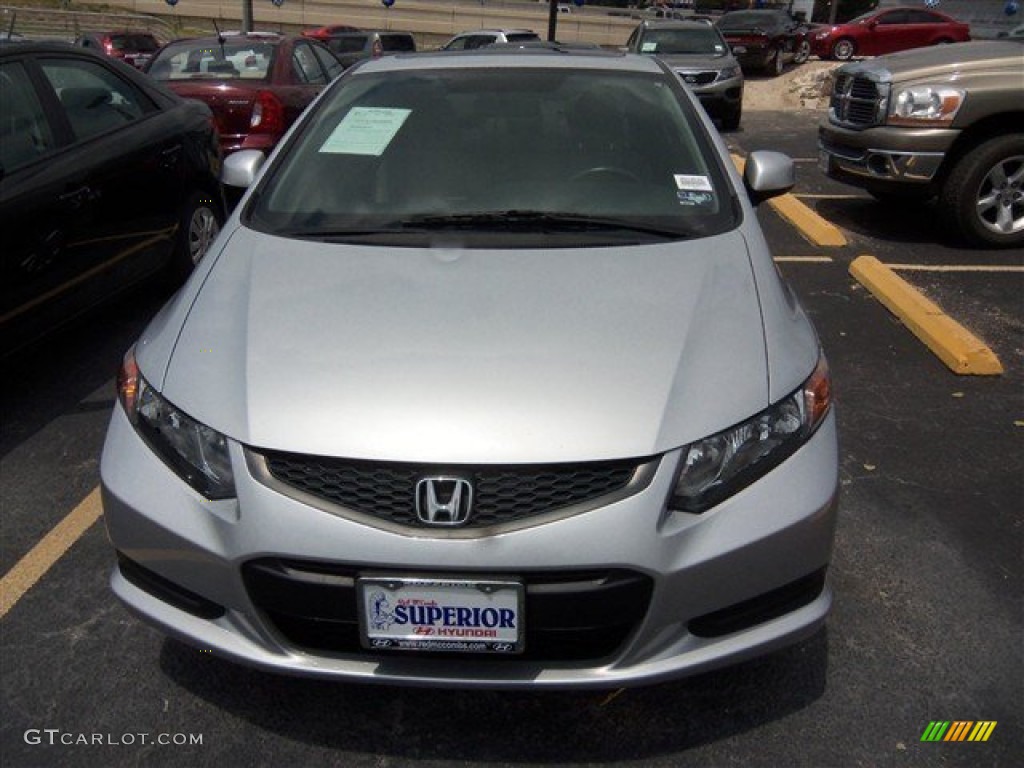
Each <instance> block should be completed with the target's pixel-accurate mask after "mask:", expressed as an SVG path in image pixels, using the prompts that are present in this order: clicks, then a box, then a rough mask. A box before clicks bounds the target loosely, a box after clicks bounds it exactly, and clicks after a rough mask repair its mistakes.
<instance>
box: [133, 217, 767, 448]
mask: <svg viewBox="0 0 1024 768" xmlns="http://www.w3.org/2000/svg"><path fill="white" fill-rule="evenodd" d="M195 277H196V278H198V279H199V280H203V275H202V274H198V273H197V275H196V276H195ZM190 285H191V284H190ZM185 293H186V294H187V293H188V290H186V291H185ZM177 322H178V321H177V320H176V321H175V322H173V323H168V322H164V323H163V328H162V330H160V329H159V327H160V325H161V323H160V322H157V323H155V328H153V329H151V331H150V332H147V333H148V334H149V335H151V336H152V335H156V334H160V333H163V334H172V335H174V334H176V335H177V341H176V343H175V344H174V351H173V354H172V355H171V356H170V359H169V360H168V364H167V368H166V373H165V374H164V377H163V380H162V382H161V379H160V373H159V365H160V362H159V361H158V359H157V358H158V356H154V358H152V359H151V360H147V356H146V342H147V340H146V339H145V338H144V340H143V343H142V344H141V345H140V354H139V362H140V366H141V368H142V371H143V374H144V375H146V376H147V377H150V376H153V377H154V378H151V379H150V381H151V382H153V383H154V384H155V385H156V386H158V387H159V388H161V389H162V391H163V394H164V396H165V397H166V398H167V399H168V400H170V401H171V402H172V403H174V404H175V405H176V406H178V407H179V408H181V409H183V410H184V411H185V412H186V413H189V414H190V415H192V416H193V417H195V418H197V419H199V420H200V421H202V422H205V423H206V424H208V425H210V426H211V427H213V428H215V429H217V430H218V431H220V432H223V433H225V434H227V435H229V436H230V437H232V438H234V439H236V440H239V441H241V442H243V443H246V444H249V445H252V446H256V447H262V448H272V449H277V450H284V451H293V452H302V453H308V454H317V455H329V456H344V457H348V458H363V459H376V460H391V461H413V462H423V461H430V462H434V463H470V462H473V463H523V462H531V463H532V462H559V461H580V460H599V459H612V458H624V457H640V456H648V455H653V454H657V453H660V452H662V451H665V450H668V449H671V448H674V447H678V446H679V445H682V444H685V443H687V442H690V441H692V440H694V439H696V438H699V437H703V436H706V435H708V434H712V433H714V432H717V431H719V430H721V429H724V428H726V427H729V426H731V425H733V424H735V423H737V422H739V421H741V420H743V419H745V418H747V417H749V416H750V415H752V414H754V413H756V412H757V411H759V410H761V409H762V408H764V407H765V406H766V405H767V403H768V381H767V379H768V368H767V361H766V352H765V334H764V329H763V325H762V320H761V309H760V305H759V302H758V295H757V290H756V288H755V281H754V278H753V270H752V269H751V261H750V257H749V255H748V251H747V244H746V239H745V238H744V237H743V235H742V233H741V231H739V230H737V231H733V232H730V233H727V234H724V235H720V236H717V237H714V238H705V239H701V240H695V241H692V242H682V243H680V242H673V243H665V244H657V245H645V246H631V247H628V248H619V247H603V248H586V249H552V250H545V249H534V250H525V251H524V250H511V249H510V250H476V249H474V250H469V249H467V250H444V249H436V250H434V249H418V248H397V247H396V248H388V247H380V246H373V247H370V246H356V245H339V244H323V243H314V242H307V241H296V240H289V239H281V238H277V237H271V236H267V235H264V234H260V233H256V232H253V231H251V230H247V229H244V228H239V229H238V230H237V231H235V232H234V233H233V235H232V236H231V238H230V240H229V241H228V242H227V244H226V246H225V247H224V248H223V250H222V251H221V253H220V254H219V256H218V258H217V262H216V264H215V265H214V266H213V267H212V269H210V270H209V274H208V275H206V276H205V280H204V282H203V283H202V288H201V290H198V292H196V293H195V299H194V301H193V302H192V305H191V308H190V309H189V310H188V313H187V318H186V319H185V320H184V322H183V325H182V327H180V333H178V328H177V327H176V323H177ZM152 340H153V339H150V341H152ZM163 344H164V345H165V347H164V348H167V347H166V344H167V340H166V339H165V340H164V342H163ZM155 346H156V347H157V348H159V347H160V346H161V344H160V343H157V344H156V345H155ZM151 368H152V369H154V370H150V369H151ZM158 382H159V383H158Z"/></svg>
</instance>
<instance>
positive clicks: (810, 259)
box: [774, 256, 833, 264]
mask: <svg viewBox="0 0 1024 768" xmlns="http://www.w3.org/2000/svg"><path fill="white" fill-rule="evenodd" d="M774 261H775V262H777V263H778V262H798V263H799V262H803V263H807V264H831V263H832V261H833V259H832V257H831V256H776V257H775V259H774Z"/></svg>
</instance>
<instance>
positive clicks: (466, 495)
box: [416, 476, 473, 525]
mask: <svg viewBox="0 0 1024 768" xmlns="http://www.w3.org/2000/svg"><path fill="white" fill-rule="evenodd" d="M472 508H473V486H472V485H471V484H470V482H469V481H468V480H466V479H464V478H461V477H443V476H441V477H425V478H423V479H422V480H420V481H419V482H418V483H416V516H417V517H418V518H419V519H420V522H421V523H426V524H427V525H462V524H463V523H465V522H466V521H467V520H469V513H470V510H471V509H472Z"/></svg>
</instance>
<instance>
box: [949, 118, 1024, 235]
mask: <svg viewBox="0 0 1024 768" xmlns="http://www.w3.org/2000/svg"><path fill="white" fill-rule="evenodd" d="M939 206H940V208H941V211H942V213H943V215H944V217H945V219H946V220H947V221H949V222H950V223H951V224H953V225H954V226H955V227H956V229H957V231H958V233H959V234H961V235H962V236H963V237H964V238H965V239H966V240H967V241H968V242H970V243H972V244H974V245H988V246H1001V247H1014V246H1020V245H1024V136H1022V135H1020V134H1016V135H1008V136H997V137H995V138H993V139H989V140H988V141H986V142H984V143H982V144H979V145H978V146H977V147H975V148H974V149H972V150H971V151H970V152H968V153H967V154H965V155H964V156H963V157H961V158H960V159H959V160H958V161H957V162H956V164H955V165H954V166H953V169H952V171H950V174H949V177H948V178H947V179H946V181H945V183H944V184H943V187H942V192H941V194H940V195H939Z"/></svg>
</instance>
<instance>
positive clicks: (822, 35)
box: [814, 29, 832, 40]
mask: <svg viewBox="0 0 1024 768" xmlns="http://www.w3.org/2000/svg"><path fill="white" fill-rule="evenodd" d="M831 34H832V30H831V29H823V30H822V31H821V32H816V33H815V35H814V39H815V40H824V39H825V38H826V37H828V36H829V35H831Z"/></svg>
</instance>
